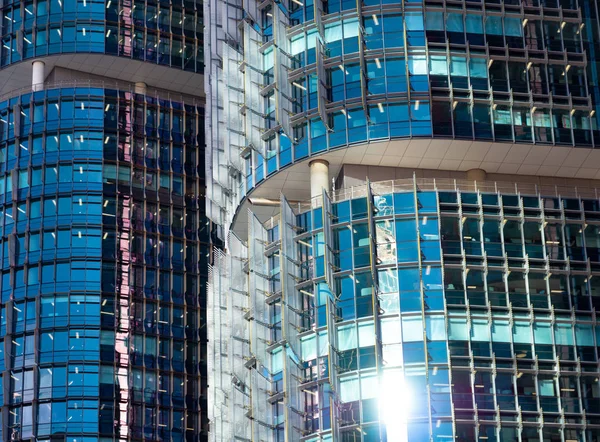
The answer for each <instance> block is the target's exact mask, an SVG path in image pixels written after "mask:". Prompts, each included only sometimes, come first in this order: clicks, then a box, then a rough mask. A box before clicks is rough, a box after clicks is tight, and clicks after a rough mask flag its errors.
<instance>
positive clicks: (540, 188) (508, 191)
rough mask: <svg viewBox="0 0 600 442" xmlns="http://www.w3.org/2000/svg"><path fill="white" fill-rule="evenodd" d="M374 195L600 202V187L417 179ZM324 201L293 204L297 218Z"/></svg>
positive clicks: (356, 189)
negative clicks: (434, 194)
mask: <svg viewBox="0 0 600 442" xmlns="http://www.w3.org/2000/svg"><path fill="white" fill-rule="evenodd" d="M370 186H371V193H372V194H373V195H389V194H393V193H398V192H412V191H413V190H414V188H415V186H416V187H417V190H418V191H442V192H443V191H458V190H460V191H461V192H482V193H501V194H504V195H531V196H539V197H552V198H561V197H566V198H588V199H599V196H600V190H599V189H598V188H596V187H582V186H567V185H550V184H536V183H518V182H506V181H470V180H459V179H450V178H414V179H410V178H408V179H398V180H388V181H379V182H374V183H370ZM367 193H368V192H367V184H366V183H365V184H362V185H360V186H352V187H348V188H344V189H339V190H335V191H333V192H332V198H331V200H332V202H334V203H337V202H341V201H347V200H353V199H356V198H363V197H366V196H367ZM322 200H323V197H321V196H318V197H315V198H312V199H311V200H308V201H302V202H295V203H294V204H292V207H293V208H294V210H295V212H296V214H301V213H305V212H307V211H309V210H311V209H316V208H319V207H322V205H323V201H322ZM278 223H279V215H275V216H273V217H271V218H269V219H268V220H267V221H266V222H265V223H264V226H265V228H267V229H270V228H273V227H275V225H277V224H278Z"/></svg>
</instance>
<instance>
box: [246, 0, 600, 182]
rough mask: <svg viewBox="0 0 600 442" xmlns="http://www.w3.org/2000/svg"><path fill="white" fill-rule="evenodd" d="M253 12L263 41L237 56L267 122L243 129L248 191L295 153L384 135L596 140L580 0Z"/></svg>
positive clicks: (589, 6) (594, 25)
mask: <svg viewBox="0 0 600 442" xmlns="http://www.w3.org/2000/svg"><path fill="white" fill-rule="evenodd" d="M258 8H259V11H258V13H257V17H256V21H257V23H259V24H260V26H259V25H258V24H257V25H256V26H255V28H253V29H252V30H245V31H244V33H248V32H250V33H251V34H254V32H256V34H257V35H258V36H259V38H262V43H261V44H258V45H256V46H252V47H251V48H249V49H247V48H245V50H246V52H248V51H260V55H261V56H260V57H250V56H248V55H246V56H245V61H246V62H247V63H248V64H250V65H251V66H253V67H256V68H258V69H259V70H260V71H261V72H263V75H262V78H261V81H260V82H259V83H260V85H261V87H260V88H259V90H256V91H253V90H252V85H249V84H246V86H245V88H246V95H249V96H250V98H249V99H246V105H247V107H249V108H251V109H255V110H257V111H260V113H262V114H264V115H265V118H264V121H262V122H261V123H258V122H256V121H255V122H253V124H255V125H259V126H260V127H261V128H262V129H263V132H262V139H261V140H259V143H257V140H256V139H255V138H254V137H253V135H252V134H251V130H250V129H247V130H246V134H245V136H246V138H247V140H248V142H247V143H246V144H249V145H251V146H252V147H253V149H252V152H247V153H246V155H245V156H246V165H245V169H244V170H243V171H242V172H243V173H245V175H246V183H245V187H246V191H248V190H250V189H252V188H253V187H254V186H255V185H257V184H258V183H259V182H261V181H262V180H263V179H265V178H266V177H268V176H269V175H270V174H272V173H274V172H276V171H278V170H280V169H281V168H282V167H285V166H287V165H290V164H292V163H294V162H296V161H299V160H302V159H304V158H307V157H310V156H313V155H317V154H320V153H323V152H325V151H327V150H329V149H334V148H339V147H347V146H349V145H352V144H358V143H366V142H370V141H377V140H385V139H390V138H415V137H443V138H454V139H466V140H485V141H498V142H509V143H535V144H549V145H564V146H577V147H593V146H596V145H597V144H598V143H599V142H600V133H599V132H598V118H599V115H598V114H597V113H596V111H597V109H596V107H597V105H598V99H599V98H600V97H599V96H598V92H597V86H598V73H597V72H596V68H595V66H596V58H597V53H598V50H599V49H600V47H598V43H597V42H598V41H599V37H598V19H597V11H596V8H597V5H595V4H594V3H593V2H590V1H588V0H579V1H573V2H558V1H555V0H548V1H541V2H540V1H533V2H525V1H523V2H520V1H519V0H515V1H512V2H499V1H492V2H487V1H486V2H485V3H484V2H466V3H457V4H452V5H450V4H446V3H445V2H437V3H436V2H420V1H416V2H403V3H394V2H379V1H369V2H359V4H358V5H357V3H356V2H354V1H351V2H348V1H345V2H344V1H342V2H333V3H332V2H321V1H318V0H316V1H314V2H313V1H311V2H296V1H290V2H289V9H288V10H286V9H285V8H283V7H281V6H278V5H277V4H270V3H262V4H261V5H260V6H259V7H258ZM248 14H250V15H251V16H252V14H253V11H250V10H249V12H248ZM278 20H279V21H281V20H284V22H286V21H289V25H290V26H291V27H290V28H287V29H283V30H282V29H281V25H278V24H277V23H278ZM250 38H254V37H253V35H251V36H250ZM244 41H245V44H246V45H248V44H249V42H248V40H244ZM282 51H283V54H282ZM282 66H284V70H285V72H289V82H287V83H286V84H284V85H282V84H281V82H282V78H281V75H282V74H281V69H282ZM286 81H287V79H286ZM267 85H273V87H266V86H267ZM290 97H291V98H290ZM288 98H289V99H288ZM257 121H258V120H257ZM263 143H264V144H263Z"/></svg>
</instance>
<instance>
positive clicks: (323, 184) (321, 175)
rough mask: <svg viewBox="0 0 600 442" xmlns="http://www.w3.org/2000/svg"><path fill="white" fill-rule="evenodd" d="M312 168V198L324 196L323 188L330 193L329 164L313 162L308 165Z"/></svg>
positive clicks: (323, 161) (320, 161)
mask: <svg viewBox="0 0 600 442" xmlns="http://www.w3.org/2000/svg"><path fill="white" fill-rule="evenodd" d="M308 167H309V168H310V198H311V199H312V198H315V197H317V196H318V197H321V196H323V188H325V190H327V192H329V162H327V161H325V160H313V161H311V162H310V163H308Z"/></svg>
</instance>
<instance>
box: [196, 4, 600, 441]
mask: <svg viewBox="0 0 600 442" xmlns="http://www.w3.org/2000/svg"><path fill="white" fill-rule="evenodd" d="M205 8H206V13H205V15H206V16H207V17H209V16H210V20H207V31H208V33H207V36H206V43H207V46H206V48H207V49H206V51H205V56H206V60H207V62H206V66H207V71H206V79H207V83H206V93H207V134H206V139H207V154H208V155H207V166H208V168H207V171H208V173H209V176H210V179H209V181H208V183H207V186H208V193H207V201H208V215H209V217H211V219H213V220H214V221H215V222H217V223H219V224H220V225H221V226H222V227H223V228H222V232H221V237H222V238H223V239H224V240H225V248H224V249H223V251H222V252H217V253H216V256H215V262H214V265H213V266H212V267H211V269H210V276H209V298H208V307H207V317H208V321H209V343H210V344H209V367H208V370H209V385H210V387H209V410H210V414H211V415H210V419H211V427H210V430H211V436H210V438H211V440H213V441H230V440H254V441H259V440H260V441H286V442H289V441H306V442H316V441H334V442H337V441H341V442H358V441H364V442H366V441H368V442H373V441H389V442H396V441H400V442H403V441H408V442H423V441H435V442H442V441H447V440H459V441H474V440H476V441H481V442H492V441H493V442H500V441H501V442H508V441H510V442H513V441H519V442H533V441H535V442H541V441H544V442H549V441H551V442H559V441H560V442H574V441H578V442H598V441H599V440H600V387H599V381H598V379H599V378H600V368H599V365H598V343H599V340H600V324H599V323H598V319H597V313H596V312H597V310H598V309H599V308H600V302H599V300H600V285H599V283H598V279H600V278H599V277H600V273H598V272H600V255H599V250H600V243H599V242H598V241H599V239H598V238H599V236H598V234H599V232H600V230H599V228H600V225H599V224H598V219H599V218H598V216H599V213H600V203H599V197H600V195H599V194H598V191H597V188H598V187H599V186H598V184H599V181H598V179H599V178H600V168H599V167H598V164H599V162H598V161H599V159H600V154H599V153H598V151H597V149H595V147H596V144H599V143H600V133H599V132H598V117H599V115H598V109H597V107H598V104H599V98H600V97H599V95H598V79H599V76H598V70H597V67H598V59H597V54H598V50H599V49H600V47H599V46H598V42H599V41H600V40H599V36H598V30H599V21H598V10H597V8H598V5H597V3H596V2H591V1H588V0H577V1H561V2H559V1H557V0H541V1H538V0H522V1H520V0H514V1H505V2H504V1H497V0H496V1H493V0H492V1H486V2H480V1H473V2H469V1H467V2H460V1H459V2H451V1H423V2H422V1H404V2H396V3H394V2H387V1H385V2H380V1H377V0H375V1H371V0H366V1H364V2H358V3H357V2H354V1H353V2H347V1H327V2H324V1H319V0H316V1H311V2H306V1H305V0H291V1H289V2H253V1H244V2H242V1H233V2H222V1H220V0H211V1H208V2H207V3H205Z"/></svg>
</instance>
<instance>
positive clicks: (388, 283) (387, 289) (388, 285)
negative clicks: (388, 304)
mask: <svg viewBox="0 0 600 442" xmlns="http://www.w3.org/2000/svg"><path fill="white" fill-rule="evenodd" d="M377 276H378V280H379V290H380V292H381V293H393V292H397V291H398V273H397V272H396V271H395V270H394V269H385V270H379V271H378V272H377Z"/></svg>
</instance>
